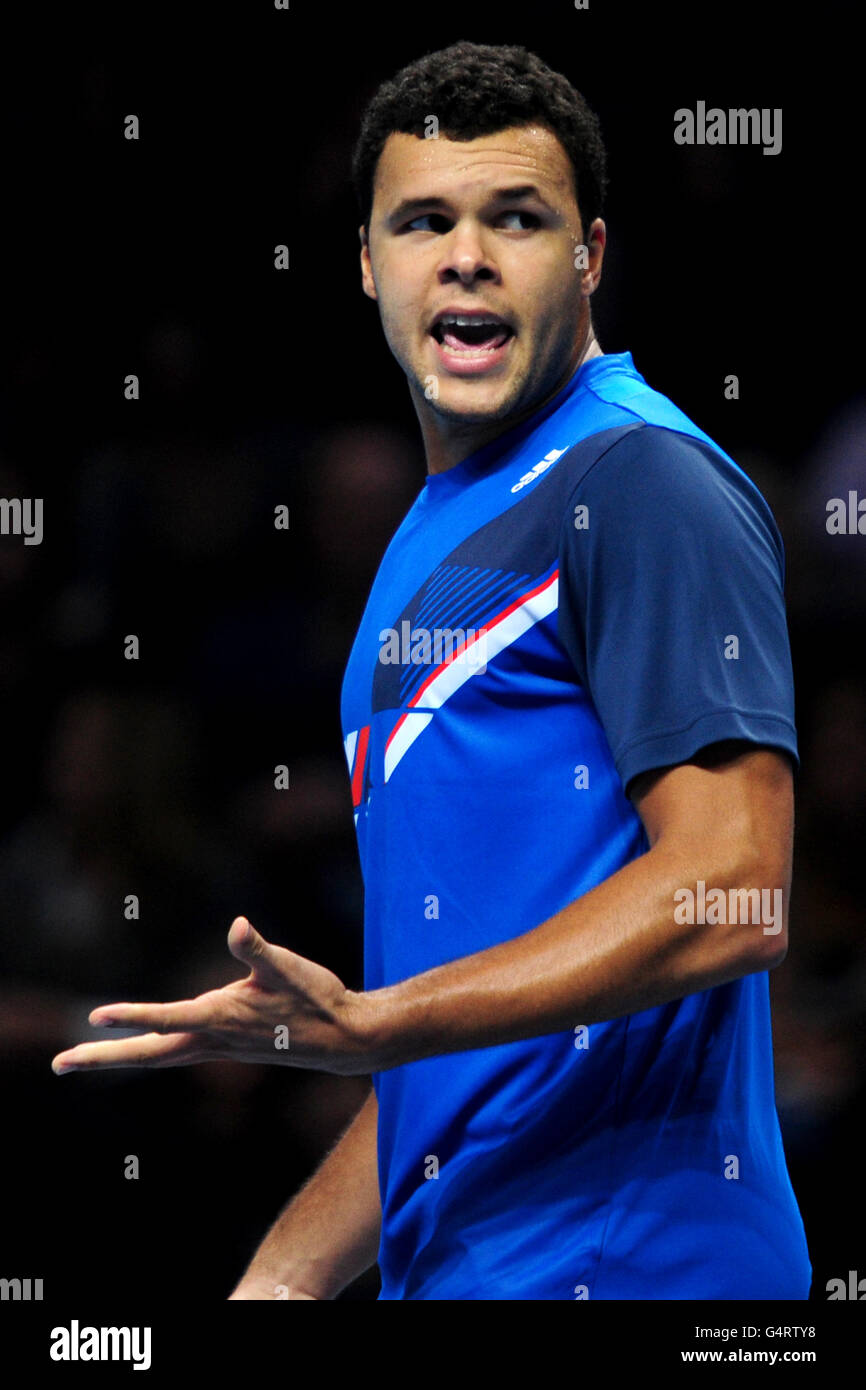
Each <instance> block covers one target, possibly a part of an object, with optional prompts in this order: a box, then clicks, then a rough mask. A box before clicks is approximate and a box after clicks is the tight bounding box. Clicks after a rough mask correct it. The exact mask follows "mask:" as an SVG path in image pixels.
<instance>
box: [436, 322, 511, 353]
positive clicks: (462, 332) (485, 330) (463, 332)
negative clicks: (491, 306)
mask: <svg viewBox="0 0 866 1390" xmlns="http://www.w3.org/2000/svg"><path fill="white" fill-rule="evenodd" d="M430 332H431V334H432V336H433V337H434V338H435V339H436V342H437V343H439V344H441V345H442V346H443V347H447V348H449V349H450V350H451V351H452V352H466V353H479V352H496V350H497V349H498V348H501V347H504V345H505V344H506V343H507V342H508V339H509V338H513V337H514V332H513V330H512V329H511V328H509V326H508V324H507V323H505V321H504V320H503V319H500V318H496V317H490V318H486V317H481V316H480V315H477V314H475V315H470V314H466V315H464V314H459V315H451V314H443V315H442V317H441V318H439V319H437V320H436V322H435V323H434V324H433V327H432V328H431V329H430Z"/></svg>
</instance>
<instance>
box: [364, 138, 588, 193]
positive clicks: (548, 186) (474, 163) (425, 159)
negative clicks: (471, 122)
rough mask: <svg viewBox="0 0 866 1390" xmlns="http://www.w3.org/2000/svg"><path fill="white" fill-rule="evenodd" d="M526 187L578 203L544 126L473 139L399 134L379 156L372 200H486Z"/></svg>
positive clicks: (560, 153) (565, 160)
mask: <svg viewBox="0 0 866 1390" xmlns="http://www.w3.org/2000/svg"><path fill="white" fill-rule="evenodd" d="M527 183H533V184H536V185H537V187H538V189H539V192H542V193H545V194H546V195H547V196H548V197H555V198H557V199H558V200H561V199H563V198H569V197H570V198H571V199H572V200H573V199H574V178H573V172H572V166H571V160H570V159H569V157H568V155H567V154H566V151H565V148H564V146H563V145H562V143H561V142H560V140H559V138H558V137H557V136H556V135H554V133H553V131H552V130H548V129H547V127H546V126H540V125H529V126H517V127H509V128H508V129H506V130H500V131H497V132H496V133H495V134H494V135H481V136H478V137H477V138H476V139H475V140H449V139H448V138H447V137H446V136H445V135H440V136H439V137H438V139H435V140H424V139H420V138H419V137H418V136H417V135H406V134H404V133H403V132H402V131H395V132H393V133H392V134H391V135H389V136H388V139H387V140H386V141H385V145H384V147H383V150H382V153H381V155H380V157H379V163H378V164H377V166H376V178H375V183H374V189H373V195H374V199H375V198H380V199H382V200H383V201H384V202H386V203H390V202H394V201H397V200H398V199H400V200H402V199H404V198H416V197H417V198H427V197H460V196H465V197H473V196H475V197H483V196H485V195H486V194H489V193H490V192H492V191H493V190H494V189H495V188H497V187H499V186H504V187H508V186H509V185H513V184H527Z"/></svg>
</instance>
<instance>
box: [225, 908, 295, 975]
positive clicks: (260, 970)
mask: <svg viewBox="0 0 866 1390" xmlns="http://www.w3.org/2000/svg"><path fill="white" fill-rule="evenodd" d="M228 943H229V950H230V951H231V953H232V955H233V956H234V957H235V959H236V960H239V961H242V962H243V964H244V965H248V966H249V967H250V969H251V970H252V971H254V972H255V973H256V974H257V975H258V976H259V977H260V978H261V977H264V979H265V980H266V981H267V982H269V983H271V984H277V983H285V970H284V969H282V968H281V966H280V963H279V961H278V958H277V951H279V950H281V948H280V947H278V946H274V945H272V943H271V942H270V941H266V940H265V938H264V937H263V936H261V935H260V933H259V932H257V931H256V929H255V927H254V926H253V925H252V923H251V922H250V921H249V920H248V919H247V918H246V917H236V918H235V920H234V921H233V922H232V924H231V926H230V927H229V936H228Z"/></svg>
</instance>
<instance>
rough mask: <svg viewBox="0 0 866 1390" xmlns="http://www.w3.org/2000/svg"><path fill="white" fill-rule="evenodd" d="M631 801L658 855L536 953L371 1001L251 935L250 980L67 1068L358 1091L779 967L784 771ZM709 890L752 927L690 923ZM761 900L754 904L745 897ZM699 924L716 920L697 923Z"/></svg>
mask: <svg viewBox="0 0 866 1390" xmlns="http://www.w3.org/2000/svg"><path fill="white" fill-rule="evenodd" d="M631 794H632V797H633V799H634V802H635V805H636V806H637V808H638V811H639V813H640V816H641V818H642V820H643V823H644V826H645V827H646V832H647V837H648V840H649V849H648V850H647V852H646V853H645V854H643V855H641V856H640V857H639V858H638V859H635V860H633V861H632V862H631V863H629V864H627V865H625V866H624V867H623V868H621V869H619V870H618V871H617V872H616V873H615V874H612V875H611V877H610V878H608V879H606V880H605V882H603V883H601V884H599V886H598V887H597V888H594V889H593V890H592V891H591V892H589V893H586V894H585V895H584V896H582V897H580V898H578V899H576V900H575V901H574V902H572V903H570V904H569V905H568V906H567V907H565V908H563V909H562V911H561V912H558V913H556V914H555V915H554V916H553V917H551V918H549V919H548V920H547V921H545V922H542V923H541V924H540V925H539V926H536V927H534V928H533V929H532V930H529V931H527V932H526V933H525V934H524V935H522V936H518V937H515V938H514V939H513V940H510V941H506V942H503V943H501V944H500V945H498V946H492V947H489V948H488V949H487V950H484V951H479V952H477V953H476V954H475V955H471V956H465V957H462V958H461V959H459V960H455V961H451V962H450V963H448V964H446V965H440V966H436V967H435V968H434V969H432V970H428V971H425V972H424V973H423V974H420V975H414V976H412V977H410V978H409V979H407V980H404V981H402V982H400V983H399V984H395V985H390V986H387V987H385V988H383V989H378V990H371V991H366V992H356V991H353V990H349V989H346V987H345V986H344V985H343V983H342V982H341V981H340V980H339V979H338V978H337V977H336V976H335V975H334V974H333V973H332V972H331V971H330V970H327V969H326V968H325V967H324V966H321V965H317V964H316V963H315V962H314V961H310V960H307V959H305V958H304V957H303V956H299V955H297V954H295V953H294V952H293V951H289V950H287V949H286V948H285V947H282V946H277V945H274V944H273V943H271V942H268V941H266V940H265V939H264V938H263V937H262V936H260V935H259V933H258V932H256V931H255V929H254V928H253V927H252V926H251V925H250V923H249V922H247V920H246V919H245V918H237V919H236V920H235V922H234V923H233V924H232V928H231V931H230V932H229V946H230V949H231V950H232V952H233V954H234V955H235V956H236V957H237V959H238V960H241V961H243V962H244V963H245V964H247V965H248V966H249V967H250V973H249V975H248V976H247V978H246V979H244V980H238V981H233V982H232V983H230V984H228V985H225V986H223V988H222V989H218V990H210V991H208V993H206V994H203V995H200V996H199V997H198V998H196V999H191V1000H183V1001H180V1002H178V1003H174V1004H111V1005H105V1006H104V1007H101V1008H99V1009H97V1010H94V1013H93V1014H92V1015H91V1021H92V1022H93V1023H96V1024H99V1025H104V1026H112V1025H118V1026H122V1027H133V1028H144V1029H151V1030H153V1031H151V1032H146V1033H143V1034H141V1035H138V1036H135V1037H126V1038H123V1039H118V1040H117V1041H112V1042H96V1043H81V1044H79V1045H78V1046H77V1047H75V1048H72V1049H71V1050H69V1051H67V1052H64V1053H61V1054H59V1055H58V1056H57V1057H55V1059H54V1062H53V1067H54V1069H55V1071H57V1072H58V1073H63V1072H66V1071H93V1070H100V1069H102V1068H106V1067H111V1068H113V1067H128V1066H145V1067H166V1066H169V1067H170V1066H184V1065H190V1064H193V1063H197V1062H206V1061H212V1060H216V1059H232V1060H238V1061H247V1062H276V1063H278V1064H283V1065H287V1066H295V1067H303V1068H307V1069H311V1070H317V1071H330V1072H337V1073H340V1074H343V1075H359V1074H366V1073H368V1072H374V1071H384V1070H387V1069H389V1068H391V1067H395V1066H400V1065H402V1064H403V1063H406V1062H412V1061H417V1060H420V1059H421V1058H424V1057H431V1056H436V1055H438V1054H442V1053H448V1052H460V1051H465V1050H467V1049H470V1048H477V1047H489V1046H493V1045H495V1044H497V1043H507V1042H514V1041H517V1040H519V1039H522V1038H529V1037H535V1036H540V1035H543V1034H546V1033H554V1032H558V1031H560V1030H562V1029H566V1028H572V1027H573V1026H574V1025H575V1024H579V1023H582V1024H590V1023H594V1022H600V1021H602V1020H605V1019H611V1018H617V1017H619V1016H621V1015H623V1014H628V1013H634V1012H637V1011H639V1010H641V1009H649V1008H652V1007H654V1006H655V1005H659V1004H664V1003H667V1002H669V1001H671V1000H675V999H681V998H683V997H684V996H685V995H687V994H693V993H697V992H699V991H700V990H704V989H709V988H711V987H712V986H714V985H719V984H723V983H725V982H726V981H729V980H734V979H737V978H738V977H740V976H741V975H746V974H749V973H751V972H754V971H759V970H767V969H770V968H772V967H773V966H775V965H778V964H779V962H780V961H781V960H782V959H783V957H784V955H785V952H786V949H787V912H788V897H789V891H790V878H791V842H792V834H793V793H792V774H791V768H790V764H789V762H788V760H787V758H786V756H785V755H783V754H780V753H777V752H774V751H772V750H770V749H767V748H758V747H750V746H749V745H744V744H743V743H737V744H734V743H728V744H716V745H713V746H710V747H708V748H706V749H704V750H703V751H702V752H701V753H699V754H697V755H695V757H694V758H693V759H691V760H690V761H689V762H687V763H683V764H679V765H677V766H675V767H671V768H663V769H660V770H657V771H654V772H647V773H644V774H642V775H640V776H639V777H635V778H634V779H633V781H632V784H631ZM699 880H700V881H702V882H703V884H704V890H703V899H702V900H703V901H709V900H710V895H711V894H712V893H713V890H716V892H718V891H719V890H721V894H722V895H723V897H724V900H725V901H726V902H736V903H737V905H738V908H737V910H736V911H735V912H728V911H724V912H718V911H717V912H714V913H712V912H706V913H701V912H700V911H699V912H697V913H694V914H688V913H687V912H684V911H681V910H678V904H680V903H681V902H682V896H683V893H686V894H687V893H688V892H693V893H694V894H695V896H696V898H697V897H698V895H699V887H698V881H699ZM749 890H751V892H752V898H751V899H749V898H744V897H740V893H741V892H749ZM755 891H757V894H758V898H757V901H758V902H759V903H760V904H761V905H762V906H763V905H764V904H765V903H772V904H774V905H775V904H777V903H778V906H779V911H778V912H775V911H774V913H773V914H772V916H771V918H770V920H769V921H768V920H767V913H766V912H761V913H760V914H758V915H759V921H757V922H756V921H755V920H754V917H755V915H756V914H755V913H754V911H747V912H743V911H742V910H741V909H740V905H741V904H742V907H743V908H744V907H745V906H746V905H747V904H750V903H753V902H754V893H755ZM732 893H733V894H735V895H736V897H734V898H732V896H731V895H732ZM689 915H692V916H696V917H700V916H709V917H710V918H711V920H710V921H709V922H706V921H705V922H700V921H694V922H691V923H690V922H688V921H687V920H683V919H685V918H687V917H688V916H689ZM744 916H745V918H746V920H743V917H744ZM713 917H716V918H718V919H720V920H717V921H715V922H714V921H713V920H712V918H713ZM731 917H735V918H736V919H737V920H735V921H731V920H730V918H731ZM281 1039H284V1043H281V1041H280V1040H281Z"/></svg>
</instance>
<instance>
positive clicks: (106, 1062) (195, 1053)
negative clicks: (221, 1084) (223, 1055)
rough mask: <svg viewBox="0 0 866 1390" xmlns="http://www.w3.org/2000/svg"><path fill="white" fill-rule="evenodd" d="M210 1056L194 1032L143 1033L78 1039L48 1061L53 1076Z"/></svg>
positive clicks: (182, 1062) (185, 1062)
mask: <svg viewBox="0 0 866 1390" xmlns="http://www.w3.org/2000/svg"><path fill="white" fill-rule="evenodd" d="M213 1056H214V1054H213V1052H211V1051H209V1049H207V1048H206V1047H205V1046H204V1045H203V1043H202V1039H201V1038H200V1037H198V1035H197V1034H195V1033H174V1034H172V1036H171V1037H168V1038H164V1037H163V1036H162V1034H160V1033H144V1034H143V1035H142V1036H141V1037H138V1038H122V1039H121V1040H120V1041H118V1042H99V1043H79V1044H78V1046H77V1047H72V1048H69V1050H68V1051H66V1052H58V1054H57V1056H56V1057H55V1058H54V1060H53V1062H52V1063H51V1070H52V1071H53V1072H54V1073H55V1075H57V1076H63V1074H64V1073H65V1072H68V1071H102V1070H104V1069H107V1068H110V1067H182V1066H187V1065H189V1064H190V1063H192V1062H205V1061H207V1060H209V1058H212V1057H213Z"/></svg>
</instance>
